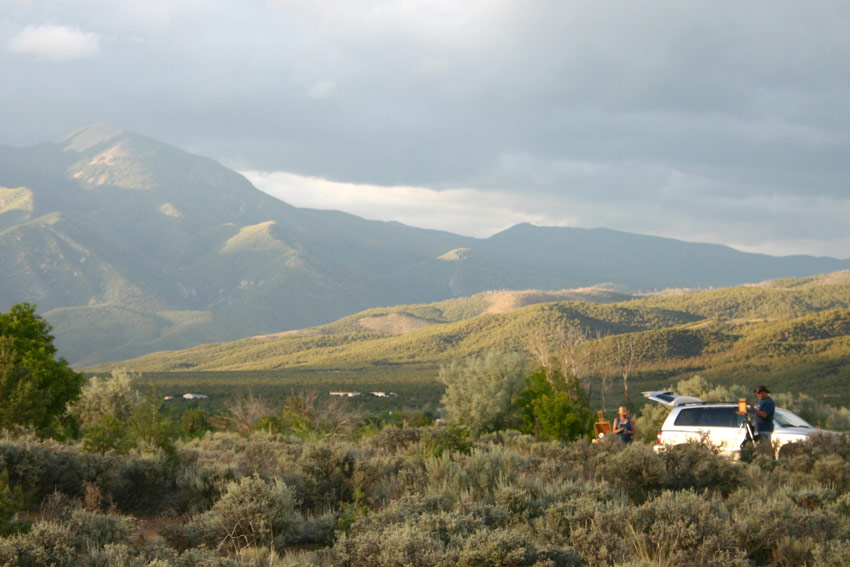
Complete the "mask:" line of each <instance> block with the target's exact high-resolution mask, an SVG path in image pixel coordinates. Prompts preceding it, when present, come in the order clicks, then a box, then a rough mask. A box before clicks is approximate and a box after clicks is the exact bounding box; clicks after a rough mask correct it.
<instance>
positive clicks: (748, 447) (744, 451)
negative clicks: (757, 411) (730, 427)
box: [738, 414, 758, 461]
mask: <svg viewBox="0 0 850 567" xmlns="http://www.w3.org/2000/svg"><path fill="white" fill-rule="evenodd" d="M741 433H743V435H744V440H743V441H742V442H741V460H742V461H749V460H751V459H752V458H753V453H754V452H755V450H756V442H757V441H758V433H756V432H755V429H754V428H753V420H752V418H751V417H750V414H744V421H742V422H741V427H739V428H738V434H739V436H740V434H741Z"/></svg>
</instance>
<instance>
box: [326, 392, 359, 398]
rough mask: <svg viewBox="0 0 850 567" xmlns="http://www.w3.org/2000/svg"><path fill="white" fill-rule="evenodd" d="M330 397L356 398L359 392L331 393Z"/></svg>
mask: <svg viewBox="0 0 850 567" xmlns="http://www.w3.org/2000/svg"><path fill="white" fill-rule="evenodd" d="M330 394H331V396H342V397H343V398H356V397H357V396H359V395H360V392H331V393H330Z"/></svg>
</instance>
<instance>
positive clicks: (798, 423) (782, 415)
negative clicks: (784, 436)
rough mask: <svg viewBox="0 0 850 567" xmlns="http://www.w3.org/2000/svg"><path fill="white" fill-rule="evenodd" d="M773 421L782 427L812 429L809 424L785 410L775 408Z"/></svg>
mask: <svg viewBox="0 0 850 567" xmlns="http://www.w3.org/2000/svg"><path fill="white" fill-rule="evenodd" d="M773 420H774V421H775V422H776V423H778V424H779V425H781V426H782V427H803V428H806V429H812V426H811V425H810V424H809V422H807V421H806V420H805V419H803V418H802V417H800V416H799V415H797V414H795V413H792V412H790V411H788V410H787V409H781V408H776V413H774V414H773Z"/></svg>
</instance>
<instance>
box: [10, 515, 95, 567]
mask: <svg viewBox="0 0 850 567" xmlns="http://www.w3.org/2000/svg"><path fill="white" fill-rule="evenodd" d="M79 564H80V558H79V556H78V554H77V551H76V550H75V548H74V536H73V534H72V533H71V530H70V529H69V528H68V526H63V525H59V524H55V523H53V522H39V523H37V524H35V525H34V526H33V528H32V530H30V532H29V533H26V534H19V535H16V536H13V537H11V538H6V539H2V538H0V565H4V566H5V565H8V566H10V567H11V566H14V567H44V566H45V565H49V566H51V567H78V565H79Z"/></svg>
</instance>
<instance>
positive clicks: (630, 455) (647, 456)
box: [599, 443, 667, 504]
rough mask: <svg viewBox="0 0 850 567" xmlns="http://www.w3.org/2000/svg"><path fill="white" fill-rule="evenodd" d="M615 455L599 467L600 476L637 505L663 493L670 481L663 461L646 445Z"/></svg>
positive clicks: (631, 447)
mask: <svg viewBox="0 0 850 567" xmlns="http://www.w3.org/2000/svg"><path fill="white" fill-rule="evenodd" d="M612 455H613V457H614V458H608V459H607V460H604V461H603V462H602V464H600V466H599V474H600V475H601V476H602V477H603V478H605V479H607V480H608V482H610V483H611V484H613V485H614V486H616V487H618V488H620V489H622V490H623V491H624V492H625V493H626V494H627V495H628V496H629V498H630V499H631V500H632V502H634V503H636V504H640V503H642V502H643V501H645V500H646V499H647V498H648V497H649V495H650V494H652V493H653V492H656V491H659V490H661V489H662V488H663V487H664V485H665V483H666V482H667V468H666V467H665V463H664V460H663V459H662V457H661V456H660V455H658V454H656V453H655V452H654V451H653V450H652V448H651V447H648V446H647V445H644V444H643V443H632V444H630V445H628V446H627V447H626V448H625V449H623V450H622V451H619V452H617V453H613V454H612Z"/></svg>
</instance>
